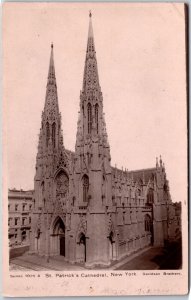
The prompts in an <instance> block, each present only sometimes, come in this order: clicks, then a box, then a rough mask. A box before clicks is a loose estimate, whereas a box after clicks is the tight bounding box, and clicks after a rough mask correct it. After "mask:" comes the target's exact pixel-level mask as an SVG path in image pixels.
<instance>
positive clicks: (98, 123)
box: [77, 11, 109, 148]
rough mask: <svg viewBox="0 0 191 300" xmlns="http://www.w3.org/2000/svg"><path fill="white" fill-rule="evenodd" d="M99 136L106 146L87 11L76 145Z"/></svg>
mask: <svg viewBox="0 0 191 300" xmlns="http://www.w3.org/2000/svg"><path fill="white" fill-rule="evenodd" d="M97 137H99V142H100V143H101V144H103V145H104V146H105V147H106V148H108V147H109V144H108V141H107V132H106V124H105V119H104V114H103V97H102V92H101V87H100V85H99V76H98V68H97V59H96V51H95V44H94V35H93V26H92V13H91V11H90V13H89V28H88V40H87V51H86V57H85V66H84V77H83V86H82V91H81V93H80V113H79V120H78V129H77V145H79V144H81V143H84V142H85V140H86V139H87V140H88V141H89V140H91V139H92V138H97Z"/></svg>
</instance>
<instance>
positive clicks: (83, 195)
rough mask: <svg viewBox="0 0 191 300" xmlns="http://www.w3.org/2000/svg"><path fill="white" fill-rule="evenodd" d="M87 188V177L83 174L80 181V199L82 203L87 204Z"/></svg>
mask: <svg viewBox="0 0 191 300" xmlns="http://www.w3.org/2000/svg"><path fill="white" fill-rule="evenodd" d="M89 187H90V182H89V176H88V175H87V174H83V175H82V177H81V180H80V199H81V202H83V203H88V197H89Z"/></svg>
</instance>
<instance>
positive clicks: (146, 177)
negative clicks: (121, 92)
mask: <svg viewBox="0 0 191 300" xmlns="http://www.w3.org/2000/svg"><path fill="white" fill-rule="evenodd" d="M74 84H75V83H74ZM65 101H66V105H67V101H68V100H67V99H65ZM70 101H71V100H70ZM103 104H104V100H103V95H102V91H101V86H100V82H99V76H98V68H97V59H96V51H95V43H94V35H93V28H92V16H91V14H90V19H89V32H88V42H87V51H86V58H85V67H84V75H83V85H82V90H81V92H80V112H79V119H78V123H77V134H76V145H75V152H71V151H68V150H66V149H65V147H64V144H63V136H62V129H61V114H60V111H59V104H58V96H57V84H56V76H55V67H54V57H53V45H51V56H50V65H49V71H48V82H47V88H46V99H45V106H44V110H43V112H42V121H41V128H40V135H39V144H38V152H37V157H36V174H35V179H34V207H33V210H32V226H31V230H30V252H31V253H36V254H39V255H43V256H47V257H49V256H55V255H62V256H63V257H65V259H66V260H67V261H69V262H71V263H84V264H85V265H86V266H87V267H94V266H96V265H103V266H104V265H105V266H108V265H110V264H111V262H112V261H113V260H118V259H121V258H122V257H123V256H126V255H129V254H131V253H133V252H135V251H139V250H140V249H142V248H144V247H147V246H149V245H155V246H164V244H165V242H167V241H168V240H170V239H173V238H174V237H175V231H174V227H173V222H174V213H173V211H174V206H173V203H172V200H171V196H170V191H169V182H168V180H167V175H166V171H165V166H164V163H163V161H162V158H161V157H160V159H159V160H158V159H157V160H156V162H155V163H154V166H153V168H151V169H144V170H142V169H141V170H136V171H128V170H120V169H118V168H116V167H112V166H111V156H110V145H109V142H108V136H107V130H106V123H105V118H104V112H103ZM121 121H122V122H123V120H121ZM124 122H125V120H124ZM135 122H136V120H135ZM119 155H120V154H119Z"/></svg>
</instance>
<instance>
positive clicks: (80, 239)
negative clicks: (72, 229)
mask: <svg viewBox="0 0 191 300" xmlns="http://www.w3.org/2000/svg"><path fill="white" fill-rule="evenodd" d="M86 222H87V221H86V219H85V218H84V217H81V220H80V222H79V225H78V227H77V232H76V261H77V262H79V263H85V262H86V248H87V243H86V239H87V236H86V232H87V223H86Z"/></svg>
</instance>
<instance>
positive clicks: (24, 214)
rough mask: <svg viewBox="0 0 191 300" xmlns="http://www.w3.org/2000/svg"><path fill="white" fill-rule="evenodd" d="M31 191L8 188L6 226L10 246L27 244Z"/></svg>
mask: <svg viewBox="0 0 191 300" xmlns="http://www.w3.org/2000/svg"><path fill="white" fill-rule="evenodd" d="M32 206H33V191H23V190H16V189H12V190H11V189H9V191H8V226H9V232H8V237H9V245H10V247H12V246H16V245H21V244H29V231H30V229H31V211H32Z"/></svg>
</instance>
